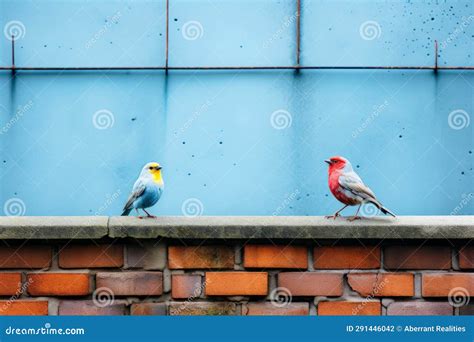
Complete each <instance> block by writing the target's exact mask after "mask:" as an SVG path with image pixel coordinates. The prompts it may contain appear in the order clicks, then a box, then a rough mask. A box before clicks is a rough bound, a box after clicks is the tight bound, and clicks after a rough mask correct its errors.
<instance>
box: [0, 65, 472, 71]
mask: <svg viewBox="0 0 474 342" xmlns="http://www.w3.org/2000/svg"><path fill="white" fill-rule="evenodd" d="M0 70H11V71H13V70H14V71H21V70H24V71H94V70H110V71H114V70H123V71H126V70H474V66H438V67H436V66H295V65H290V66H170V67H165V66H144V67H140V66H130V67H17V66H5V67H0Z"/></svg>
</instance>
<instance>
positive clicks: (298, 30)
mask: <svg viewBox="0 0 474 342" xmlns="http://www.w3.org/2000/svg"><path fill="white" fill-rule="evenodd" d="M300 17H301V0H296V65H297V66H299V65H300V44H301V21H300Z"/></svg>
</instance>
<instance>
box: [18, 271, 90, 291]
mask: <svg viewBox="0 0 474 342" xmlns="http://www.w3.org/2000/svg"><path fill="white" fill-rule="evenodd" d="M27 283H28V284H29V285H28V293H29V294H30V295H32V296H84V295H87V294H89V293H90V288H89V274H87V273H29V274H28V275H27Z"/></svg>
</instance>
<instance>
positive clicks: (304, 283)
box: [278, 272, 343, 296]
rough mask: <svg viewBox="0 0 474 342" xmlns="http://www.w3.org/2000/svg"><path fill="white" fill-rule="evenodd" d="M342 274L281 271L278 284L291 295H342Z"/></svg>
mask: <svg viewBox="0 0 474 342" xmlns="http://www.w3.org/2000/svg"><path fill="white" fill-rule="evenodd" d="M342 283H343V279H342V274H338V273H319V272H318V273H316V272H282V273H280V274H279V275H278V286H279V287H283V288H285V289H287V290H288V291H289V293H291V295H292V296H342V292H343V287H342Z"/></svg>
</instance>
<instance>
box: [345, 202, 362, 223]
mask: <svg viewBox="0 0 474 342" xmlns="http://www.w3.org/2000/svg"><path fill="white" fill-rule="evenodd" d="M360 207H362V203H361V204H359V207H358V208H357V211H356V213H355V215H354V216H352V217H350V218H348V219H347V220H348V221H351V222H352V221H355V220H360V216H357V214H358V213H359V210H360Z"/></svg>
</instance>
